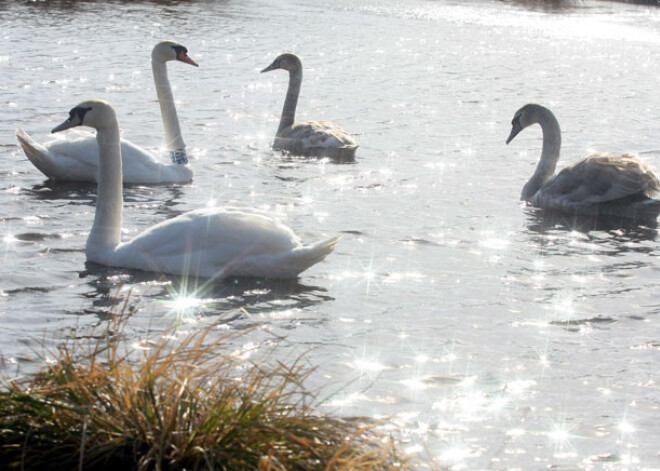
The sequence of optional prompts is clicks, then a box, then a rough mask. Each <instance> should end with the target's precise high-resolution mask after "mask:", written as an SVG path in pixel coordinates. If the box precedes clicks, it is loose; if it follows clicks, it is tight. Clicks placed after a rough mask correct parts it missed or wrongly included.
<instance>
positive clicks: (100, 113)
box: [51, 100, 117, 133]
mask: <svg viewBox="0 0 660 471" xmlns="http://www.w3.org/2000/svg"><path fill="white" fill-rule="evenodd" d="M116 122H117V115H116V114H115V110H114V108H112V106H111V105H110V103H108V102H106V101H103V100H87V101H83V102H82V103H80V104H79V105H78V106H76V107H75V108H71V111H69V117H68V118H67V119H66V121H64V122H63V123H62V124H60V125H59V126H55V127H54V128H53V130H52V131H51V132H52V133H56V132H60V131H64V130H65V129H69V128H74V127H76V126H89V127H92V128H94V129H100V128H104V127H107V126H110V125H112V124H115V123H116Z"/></svg>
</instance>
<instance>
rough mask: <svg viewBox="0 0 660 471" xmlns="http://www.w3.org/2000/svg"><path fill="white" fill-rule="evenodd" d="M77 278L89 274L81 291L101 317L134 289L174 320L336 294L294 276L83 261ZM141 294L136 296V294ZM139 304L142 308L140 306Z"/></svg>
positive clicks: (262, 310) (268, 310)
mask: <svg viewBox="0 0 660 471" xmlns="http://www.w3.org/2000/svg"><path fill="white" fill-rule="evenodd" d="M85 268H86V269H85V270H84V271H82V272H80V274H79V276H80V277H81V278H89V280H88V281H87V285H88V286H90V287H91V288H92V289H91V290H89V291H87V292H86V293H85V294H84V295H83V296H84V297H85V298H89V299H92V308H91V309H88V310H86V311H85V313H86V314H91V313H94V314H95V315H97V316H98V317H99V318H100V319H101V320H103V319H105V318H107V317H108V316H112V315H114V314H115V313H116V312H117V308H120V307H121V306H122V305H123V304H124V303H125V302H126V301H127V300H129V304H130V297H131V296H132V295H133V294H135V295H136V296H135V299H136V302H137V300H138V299H139V300H140V303H148V306H149V309H148V310H149V315H152V314H155V313H159V314H162V315H163V316H165V317H166V318H169V319H170V320H172V319H175V320H177V321H186V320H193V321H194V320H196V319H197V318H204V317H213V316H220V317H221V318H222V319H223V322H224V323H227V324H229V323H234V322H239V323H245V322H249V323H253V322H254V319H253V318H252V317H251V313H252V312H255V313H257V312H258V313H259V316H260V317H261V318H264V317H265V318H268V317H272V316H273V315H275V313H278V312H281V311H282V310H283V309H286V310H289V311H297V310H303V309H309V308H310V307H312V306H315V305H318V304H321V303H323V302H326V301H332V300H333V299H334V298H333V297H331V296H329V295H328V294H327V290H326V289H325V288H324V287H321V286H314V285H308V284H303V283H300V282H299V281H298V280H297V279H292V280H272V279H260V278H249V277H231V278H227V279H225V280H223V281H221V282H218V281H215V282H210V281H209V280H208V279H204V278H195V277H184V276H176V275H161V274H157V273H151V272H144V271H140V270H126V269H120V268H111V267H106V266H103V265H99V264H96V263H93V262H87V263H86V265H85ZM138 294H139V297H138ZM138 307H141V306H140V305H138Z"/></svg>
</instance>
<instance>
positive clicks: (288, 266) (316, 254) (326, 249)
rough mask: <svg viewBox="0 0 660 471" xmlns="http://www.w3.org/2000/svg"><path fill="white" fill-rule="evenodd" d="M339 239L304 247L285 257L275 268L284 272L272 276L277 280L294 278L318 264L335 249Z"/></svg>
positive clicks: (334, 238) (335, 238)
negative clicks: (279, 268)
mask: <svg viewBox="0 0 660 471" xmlns="http://www.w3.org/2000/svg"><path fill="white" fill-rule="evenodd" d="M340 238H341V237H333V238H331V239H326V240H322V241H320V242H317V243H315V244H311V245H305V246H303V247H300V248H298V249H295V250H294V251H292V252H289V253H288V254H287V255H286V256H285V260H282V263H281V264H280V263H278V264H277V266H278V267H281V268H282V269H284V270H286V272H282V273H277V274H275V273H274V274H273V275H275V277H277V278H295V277H297V276H298V275H299V274H300V273H302V272H304V271H305V270H307V269H308V268H310V267H311V266H312V265H315V264H317V263H319V262H320V261H321V260H323V259H324V258H325V257H327V256H328V255H330V253H331V252H332V251H333V250H334V249H335V247H336V246H337V243H338V242H339V239H340Z"/></svg>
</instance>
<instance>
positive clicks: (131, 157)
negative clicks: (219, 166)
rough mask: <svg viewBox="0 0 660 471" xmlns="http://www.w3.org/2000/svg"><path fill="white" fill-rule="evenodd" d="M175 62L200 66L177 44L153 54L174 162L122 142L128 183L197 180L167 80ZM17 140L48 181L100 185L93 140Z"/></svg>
mask: <svg viewBox="0 0 660 471" xmlns="http://www.w3.org/2000/svg"><path fill="white" fill-rule="evenodd" d="M173 60H178V61H180V62H185V63H186V64H190V65H194V66H195V67H197V66H198V65H197V63H196V62H195V61H194V60H192V59H191V58H190V57H188V50H187V49H186V48H185V47H184V46H182V45H181V44H179V43H176V42H174V41H161V42H159V43H158V44H156V46H154V48H153V50H152V52H151V67H152V70H153V76H154V82H155V84H156V93H157V95H158V102H159V103H160V110H161V114H162V118H163V125H164V128H165V139H166V141H167V147H168V149H169V151H170V157H171V159H172V163H171V164H164V163H161V162H159V161H158V160H157V159H156V158H155V157H154V156H153V155H151V154H150V153H149V152H147V151H146V150H144V149H141V148H139V147H138V146H136V145H135V144H133V143H131V142H130V141H127V140H122V142H121V153H122V157H123V159H124V177H123V178H124V183H129V184H164V183H188V182H190V181H191V180H192V170H191V169H190V167H189V166H188V165H187V164H188V158H187V155H186V145H185V144H184V142H183V138H182V137H181V129H180V127H179V119H178V117H177V113H176V107H175V104H174V97H173V96H172V89H171V87H170V81H169V79H168V77H167V66H166V63H167V62H168V61H173ZM16 138H17V139H18V142H19V143H20V145H21V147H22V148H23V150H24V151H25V154H26V155H27V156H28V158H29V159H30V161H31V162H32V163H33V164H34V166H35V167H37V168H38V169H39V170H40V171H41V172H42V173H43V174H44V175H46V176H47V177H48V178H51V179H54V180H69V181H87V182H95V181H96V176H97V174H98V161H99V150H98V146H97V144H96V138H95V137H94V136H93V135H87V136H84V137H78V138H73V139H60V140H55V141H51V142H47V143H45V144H43V145H41V144H39V143H37V142H36V141H35V140H34V139H32V138H31V137H30V136H29V135H28V134H27V133H26V132H25V131H23V130H20V129H19V130H17V131H16Z"/></svg>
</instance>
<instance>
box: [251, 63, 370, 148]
mask: <svg viewBox="0 0 660 471" xmlns="http://www.w3.org/2000/svg"><path fill="white" fill-rule="evenodd" d="M276 69H283V70H286V71H288V72H289V87H288V89H287V93H286V99H285V100H284V107H283V108H282V117H281V119H280V125H279V126H278V128H277V133H276V134H275V139H274V141H273V149H275V150H282V151H285V152H288V153H291V154H294V155H302V156H306V157H329V158H332V159H336V160H343V161H347V160H353V159H355V151H356V150H357V148H358V146H357V144H356V143H355V141H354V140H353V138H352V137H351V136H350V135H348V134H347V133H346V132H345V131H344V130H343V129H342V128H341V127H340V126H339V125H337V124H335V123H331V122H328V121H304V122H300V123H296V122H295V118H296V107H297V105H298V96H299V95H300V87H301V84H302V63H301V62H300V58H299V57H298V56H297V55H295V54H292V53H288V52H287V53H284V54H280V55H279V56H278V57H277V58H276V59H275V60H274V61H273V63H272V64H270V65H269V66H268V67H266V68H265V69H264V70H262V71H261V72H262V73H263V72H268V71H271V70H276Z"/></svg>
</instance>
